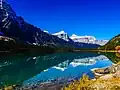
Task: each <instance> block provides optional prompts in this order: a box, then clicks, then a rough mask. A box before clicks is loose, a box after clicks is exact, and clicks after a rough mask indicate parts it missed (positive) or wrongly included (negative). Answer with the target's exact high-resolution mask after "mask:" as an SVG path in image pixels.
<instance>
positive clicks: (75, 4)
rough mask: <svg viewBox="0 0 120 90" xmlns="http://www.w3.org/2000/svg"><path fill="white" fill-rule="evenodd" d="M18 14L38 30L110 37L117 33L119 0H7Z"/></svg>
mask: <svg viewBox="0 0 120 90" xmlns="http://www.w3.org/2000/svg"><path fill="white" fill-rule="evenodd" d="M8 1H9V3H10V4H11V6H12V8H13V9H14V10H15V12H16V13H17V15H19V16H22V17H23V18H24V19H25V20H26V21H27V22H29V23H31V24H34V25H35V26H37V27H40V28H41V29H45V30H47V31H49V32H51V33H55V32H58V31H60V30H61V29H64V31H65V32H67V33H68V34H69V35H71V34H77V35H92V36H95V37H96V38H97V39H111V38H112V37H113V36H115V35H117V34H119V33H120V1H119V0H8Z"/></svg>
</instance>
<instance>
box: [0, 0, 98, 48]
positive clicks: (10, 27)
mask: <svg viewBox="0 0 120 90" xmlns="http://www.w3.org/2000/svg"><path fill="white" fill-rule="evenodd" d="M0 35H2V36H6V37H10V38H12V39H14V40H15V41H16V42H17V43H20V44H21V43H22V44H25V45H37V46H49V47H72V48H76V47H79V48H83V47H84V46H85V47H84V48H91V47H92V48H94V47H95V48H96V47H98V46H99V45H96V44H89V45H88V44H84V43H74V42H71V41H66V40H63V39H61V38H58V37H57V36H55V35H51V34H49V33H46V32H44V31H42V30H41V29H40V28H37V27H36V26H34V25H31V24H29V23H27V22H26V21H24V19H23V18H22V17H20V16H17V15H16V13H15V12H14V11H13V10H12V8H11V6H10V5H9V4H8V2H6V0H1V1H0Z"/></svg>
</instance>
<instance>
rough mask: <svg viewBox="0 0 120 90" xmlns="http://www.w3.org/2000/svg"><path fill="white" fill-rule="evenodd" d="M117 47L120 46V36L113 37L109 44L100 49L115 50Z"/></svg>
mask: <svg viewBox="0 0 120 90" xmlns="http://www.w3.org/2000/svg"><path fill="white" fill-rule="evenodd" d="M117 46H120V34H119V35H117V36H115V37H113V38H112V39H111V40H110V41H109V42H108V43H107V44H105V45H104V46H102V47H101V48H100V49H105V50H115V49H116V47H117Z"/></svg>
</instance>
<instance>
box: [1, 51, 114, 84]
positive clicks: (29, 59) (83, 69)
mask: <svg viewBox="0 0 120 90" xmlns="http://www.w3.org/2000/svg"><path fill="white" fill-rule="evenodd" d="M111 64H112V62H111V61H110V60H109V59H108V58H106V57H105V56H103V55H100V54H97V53H85V52H84V53H56V54H51V55H46V56H38V55H34V56H31V55H26V54H24V55H19V54H18V55H15V56H8V57H2V58H0V86H8V85H15V84H20V83H24V84H27V83H35V82H36V81H46V80H49V79H56V78H58V77H69V76H73V77H80V76H82V74H83V73H88V75H90V76H91V77H93V74H92V72H91V71H90V69H92V68H99V67H106V66H110V65H111Z"/></svg>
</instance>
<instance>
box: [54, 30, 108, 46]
mask: <svg viewBox="0 0 120 90" xmlns="http://www.w3.org/2000/svg"><path fill="white" fill-rule="evenodd" d="M53 35H55V36H57V37H59V38H61V39H63V40H65V41H74V42H78V43H87V44H98V45H101V46H102V45H105V44H106V43H107V42H108V40H97V39H96V38H95V37H94V36H87V35H85V36H78V35H75V34H73V35H72V36H71V37H69V35H68V34H67V33H65V31H63V30H62V31H60V32H58V33H55V34H53Z"/></svg>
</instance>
